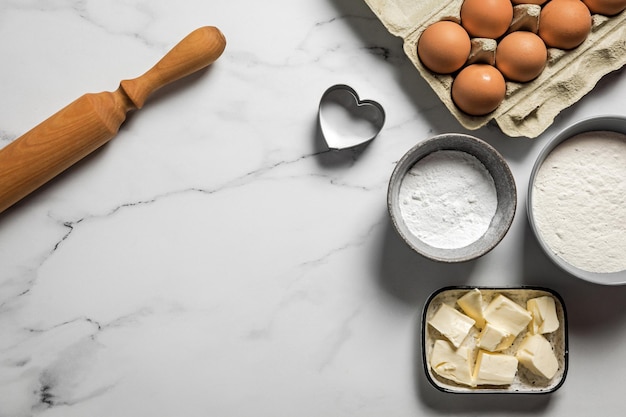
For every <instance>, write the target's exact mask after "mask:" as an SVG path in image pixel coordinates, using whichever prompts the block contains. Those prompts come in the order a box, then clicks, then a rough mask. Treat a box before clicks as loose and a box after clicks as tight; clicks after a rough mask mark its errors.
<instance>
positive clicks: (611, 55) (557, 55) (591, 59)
mask: <svg viewBox="0 0 626 417" xmlns="http://www.w3.org/2000/svg"><path fill="white" fill-rule="evenodd" d="M364 1H365V3H367V5H368V6H369V7H370V9H372V11H373V12H374V14H375V15H376V16H377V17H378V19H379V20H380V21H381V22H382V23H383V25H384V26H385V27H386V28H387V30H388V31H389V32H390V33H391V34H392V35H394V36H398V37H400V38H402V40H403V41H404V52H405V54H406V55H407V56H408V57H409V59H410V60H411V62H412V63H413V64H414V65H415V67H416V68H417V70H418V72H419V73H420V75H421V76H422V77H423V78H424V79H425V80H426V81H427V82H428V84H429V85H430V86H431V88H432V89H433V90H434V91H435V93H436V94H437V95H438V96H439V98H440V99H441V101H442V102H443V103H444V104H445V106H446V107H447V108H448V109H449V111H450V112H451V113H452V114H453V115H454V116H455V117H456V119H457V120H458V121H459V123H461V125H462V126H464V127H465V128H467V129H470V130H476V129H478V128H480V127H482V126H484V125H486V124H487V123H489V122H490V121H491V120H495V122H496V123H497V124H498V126H499V127H500V129H501V130H502V132H503V133H505V134H506V135H508V136H511V137H520V136H523V137H528V138H535V137H537V136H539V135H540V134H541V133H542V132H544V131H545V130H546V129H547V128H548V127H549V126H550V125H551V124H552V122H553V121H554V118H555V117H556V116H557V115H558V114H559V113H560V112H561V111H562V110H563V109H565V108H567V107H569V106H571V105H572V104H574V103H576V102H577V101H578V100H580V99H581V98H582V97H583V96H584V95H585V94H587V93H588V92H589V91H591V90H592V89H593V88H594V87H595V85H596V84H597V82H598V81H599V80H600V79H601V78H602V77H603V76H605V75H606V74H608V73H610V72H613V71H616V70H618V69H619V68H621V67H622V66H624V64H626V41H625V39H626V11H623V12H621V13H619V14H617V15H616V16H612V17H606V16H602V15H592V19H593V22H592V28H591V33H590V34H589V36H588V37H587V39H586V40H585V41H584V42H583V43H582V44H581V45H580V46H578V47H577V48H575V49H573V50H570V51H563V50H560V49H556V48H549V49H548V63H547V64H546V68H545V69H544V71H543V72H542V73H541V75H539V77H537V78H536V79H535V80H533V81H531V82H528V83H515V82H510V81H507V92H506V97H505V99H504V101H503V102H502V104H500V106H499V107H498V108H497V109H496V110H495V111H493V112H492V113H490V114H488V115H485V116H480V117H476V116H469V115H467V114H465V113H463V112H462V111H460V110H459V109H458V108H457V107H456V106H455V105H454V103H453V102H452V98H451V97H450V88H451V86H452V81H453V78H452V76H451V75H440V74H434V73H432V72H430V71H429V70H428V69H426V68H425V67H424V66H423V65H422V64H421V62H420V60H419V58H418V56H417V41H418V40H419V37H420V35H421V33H422V32H423V31H424V30H425V29H426V28H427V27H428V25H430V24H432V23H434V22H437V21H439V20H460V9H461V5H462V3H463V0H448V1H441V0H421V1H415V0H364Z"/></svg>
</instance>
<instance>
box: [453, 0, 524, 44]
mask: <svg viewBox="0 0 626 417" xmlns="http://www.w3.org/2000/svg"><path fill="white" fill-rule="evenodd" d="M512 20H513V4H512V3H511V0H464V1H463V4H462V5H461V25H463V27H464V28H465V29H466V30H467V32H468V33H469V34H470V36H472V37H475V38H491V39H496V38H499V37H500V36H502V35H504V33H505V32H506V30H507V29H508V28H509V25H511V21H512Z"/></svg>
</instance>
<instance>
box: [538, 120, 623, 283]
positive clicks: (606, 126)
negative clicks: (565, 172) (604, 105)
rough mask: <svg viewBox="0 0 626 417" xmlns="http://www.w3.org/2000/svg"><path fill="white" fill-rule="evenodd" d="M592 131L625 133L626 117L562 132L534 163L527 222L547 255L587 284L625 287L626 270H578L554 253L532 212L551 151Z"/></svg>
mask: <svg viewBox="0 0 626 417" xmlns="http://www.w3.org/2000/svg"><path fill="white" fill-rule="evenodd" d="M593 131H612V132H618V133H624V134H626V118H625V117H623V116H598V117H592V118H589V119H585V120H581V121H580V122H578V123H575V124H573V125H572V126H569V127H567V128H566V129H564V130H562V131H561V132H559V133H558V134H557V135H556V136H555V137H554V138H552V139H551V140H550V141H549V142H548V144H547V145H546V146H545V147H544V148H543V150H542V151H541V153H540V154H539V156H538V157H537V161H536V162H535V165H534V167H533V170H532V172H531V175H530V182H529V184H528V197H527V199H526V211H527V213H528V221H529V223H530V227H531V229H532V231H533V233H534V234H535V237H536V238H537V241H538V242H539V245H540V246H541V248H542V249H543V251H544V252H545V253H546V255H547V256H548V257H549V258H550V259H551V260H552V261H553V262H554V263H555V264H556V265H558V266H559V267H560V268H561V269H563V270H564V271H566V272H568V273H569V274H571V275H574V276H576V277H578V278H581V279H583V280H585V281H589V282H594V283H597V284H604V285H622V284H626V270H623V271H619V272H612V273H599V272H589V271H585V270H583V269H580V268H577V267H575V266H574V265H572V264H570V263H569V262H567V261H565V260H564V259H563V258H561V257H559V256H558V255H556V254H555V253H554V251H553V250H552V249H551V248H550V247H549V246H548V244H547V243H546V242H545V241H544V240H543V239H542V237H541V235H540V233H539V231H538V229H537V225H536V223H535V214H534V210H533V185H534V183H535V177H536V175H537V172H538V171H539V169H540V168H541V165H542V164H543V162H544V160H545V159H546V157H547V156H548V155H549V154H550V152H552V150H554V148H556V147H557V146H558V145H559V144H561V143H562V142H564V141H565V140H567V139H569V138H571V137H572V136H575V135H577V134H579V133H583V132H593ZM624 181H626V178H625V179H624ZM624 239H626V235H625V236H624Z"/></svg>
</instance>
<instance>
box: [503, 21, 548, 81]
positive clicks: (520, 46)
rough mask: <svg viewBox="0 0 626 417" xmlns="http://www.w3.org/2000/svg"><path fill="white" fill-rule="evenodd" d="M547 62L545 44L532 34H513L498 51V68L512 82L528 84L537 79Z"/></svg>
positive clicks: (506, 38) (505, 39)
mask: <svg viewBox="0 0 626 417" xmlns="http://www.w3.org/2000/svg"><path fill="white" fill-rule="evenodd" d="M547 60H548V50H547V49H546V45H545V43H543V41H542V40H541V38H540V37H539V36H537V35H535V34H534V33H532V32H522V31H520V32H512V33H510V34H508V35H506V36H505V37H504V38H503V39H502V40H501V41H500V43H499V44H498V48H497V49H496V67H497V68H498V69H499V70H500V72H502V75H504V77H505V78H507V79H509V80H512V81H518V82H527V81H530V80H533V79H535V78H537V76H538V75H539V74H541V72H542V71H543V68H544V67H545V66H546V61H547Z"/></svg>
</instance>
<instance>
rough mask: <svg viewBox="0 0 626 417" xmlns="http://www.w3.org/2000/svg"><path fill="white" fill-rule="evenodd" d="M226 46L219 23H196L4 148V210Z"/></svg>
mask: <svg viewBox="0 0 626 417" xmlns="http://www.w3.org/2000/svg"><path fill="white" fill-rule="evenodd" d="M225 47H226V39H225V38H224V35H223V34H222V33H221V32H220V31H219V29H217V28H215V27H212V26H205V27H202V28H199V29H196V30H195V31H193V32H191V33H190V34H189V35H187V36H186V37H185V38H184V39H183V40H182V41H180V42H179V43H178V44H177V45H176V46H174V48H172V49H171V50H170V51H169V52H168V53H167V54H166V55H165V56H164V57H163V58H162V59H161V60H160V61H159V62H158V63H157V64H156V65H155V66H154V67H152V68H151V69H150V70H148V71H147V72H146V73H145V74H143V75H141V76H140V77H137V78H135V79H132V80H124V81H122V82H121V83H120V86H119V88H118V89H117V90H116V91H114V92H108V91H105V92H101V93H96V94H85V95H84V96H82V97H80V98H78V99H77V100H76V101H74V102H72V103H71V104H69V105H68V106H67V107H65V108H63V109H61V110H60V111H59V112H58V113H56V114H54V115H52V116H50V117H49V118H48V119H46V120H45V121H43V122H42V123H40V124H39V125H37V126H36V127H34V128H33V129H31V130H30V131H29V132H27V133H25V134H24V135H22V136H21V137H19V138H17V139H15V140H14V141H13V142H11V143H10V144H9V145H7V146H5V147H4V148H3V149H0V213H1V212H3V211H4V210H6V209H7V208H8V207H10V206H12V205H13V204H15V203H16V202H18V201H19V200H21V199H22V198H24V197H25V196H27V195H28V194H30V193H31V192H32V191H34V190H36V189H37V188H38V187H40V186H42V185H43V184H45V183H46V182H48V181H49V180H51V179H52V178H54V177H55V176H56V175H58V174H60V173H61V172H63V171H64V170H66V169H67V168H69V167H70V166H72V165H73V164H75V163H76V162H78V161H79V160H81V159H82V158H84V157H85V156H87V155H88V154H90V153H91V152H93V151H95V150H96V149H98V148H99V147H100V146H102V145H104V144H105V143H107V142H108V141H109V140H111V139H112V138H113V137H114V136H115V135H116V134H117V131H118V130H119V128H120V126H121V124H122V123H123V122H124V120H125V119H126V113H127V112H128V111H130V110H133V109H140V108H141V107H142V106H143V104H144V102H145V101H146V98H147V97H148V95H150V94H151V93H152V92H153V91H155V90H157V89H159V88H161V87H163V86H164V85H166V84H168V83H170V82H172V81H175V80H178V79H180V78H182V77H184V76H186V75H189V74H191V73H193V72H195V71H198V70H200V69H202V68H204V67H206V66H208V65H210V64H211V63H212V62H213V61H215V60H216V59H217V58H219V56H220V55H221V54H222V52H223V51H224V48H225Z"/></svg>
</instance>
